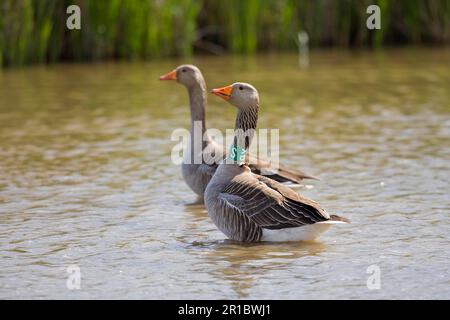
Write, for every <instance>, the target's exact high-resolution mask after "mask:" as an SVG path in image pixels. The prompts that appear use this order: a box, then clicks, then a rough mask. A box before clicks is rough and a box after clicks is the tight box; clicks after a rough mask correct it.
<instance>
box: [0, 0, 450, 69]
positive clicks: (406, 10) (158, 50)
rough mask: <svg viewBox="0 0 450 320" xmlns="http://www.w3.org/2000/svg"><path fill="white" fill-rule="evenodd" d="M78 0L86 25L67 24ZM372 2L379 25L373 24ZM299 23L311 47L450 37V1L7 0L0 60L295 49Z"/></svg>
mask: <svg viewBox="0 0 450 320" xmlns="http://www.w3.org/2000/svg"><path fill="white" fill-rule="evenodd" d="M71 4H77V5H79V6H80V8H81V30H69V29H67V28H66V19H67V17H68V14H67V13H66V8H67V7H68V6H69V5H71ZM370 4H377V5H378V6H379V7H380V9H381V30H374V31H370V30H368V29H367V28H366V19H367V17H368V14H367V13H366V8H367V6H368V5H370ZM300 30H305V31H306V32H307V33H308V34H309V40H310V45H311V46H312V47H319V46H341V47H361V46H368V47H381V46H383V45H393V44H394V45H398V44H448V43H449V42H450V31H449V30H450V1H448V0H227V1H221V0H57V1H55V0H2V1H1V3H0V65H3V66H13V65H22V64H27V63H47V62H55V61H68V60H70V61H72V60H75V61H89V60H99V59H150V58H154V57H165V56H186V55H191V54H193V53H196V52H202V53H212V54H222V53H245V54H252V53H255V52H257V51H270V50H277V51H281V50H282V51H289V50H292V51H294V50H296V48H297V44H296V39H297V33H298V32H299V31H300Z"/></svg>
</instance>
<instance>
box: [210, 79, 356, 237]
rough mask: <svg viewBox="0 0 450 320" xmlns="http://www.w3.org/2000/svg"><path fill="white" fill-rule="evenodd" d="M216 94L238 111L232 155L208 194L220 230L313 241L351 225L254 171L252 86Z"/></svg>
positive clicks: (255, 111) (236, 85)
mask: <svg viewBox="0 0 450 320" xmlns="http://www.w3.org/2000/svg"><path fill="white" fill-rule="evenodd" d="M212 93H213V94H214V95H217V96H219V97H221V98H223V99H224V100H227V101H228V102H229V103H230V104H232V105H234V106H235V107H236V108H237V109H238V113H237V117H236V124H235V136H234V140H233V144H232V146H231V150H233V152H230V156H229V157H228V158H226V159H225V160H224V161H222V162H221V163H220V165H219V166H218V168H217V170H216V172H215V173H214V176H213V177H212V179H211V181H210V182H209V184H208V186H207V187H206V190H205V207H206V209H207V211H208V215H209V216H210V218H211V219H212V221H213V222H214V224H215V225H216V226H217V228H218V229H219V230H220V231H222V232H223V233H224V234H225V235H226V236H227V237H228V238H230V239H232V240H236V241H241V242H258V241H275V242H276V241H312V240H314V239H316V238H317V237H318V236H319V235H320V234H321V233H323V232H325V231H326V230H327V229H328V228H330V227H331V226H332V225H333V224H343V223H349V222H350V221H349V220H348V219H346V218H343V217H340V216H337V215H329V214H328V213H327V212H326V211H325V210H324V209H322V208H321V207H320V206H319V204H318V203H316V202H314V201H313V200H310V199H308V198H305V197H303V196H301V195H300V194H298V193H297V192H295V191H294V190H293V189H291V188H289V187H288V186H286V185H283V184H282V183H279V182H277V181H275V180H274V179H271V178H268V177H265V176H261V175H258V174H255V173H253V172H252V171H251V169H250V167H249V166H248V164H247V160H246V158H245V154H246V152H247V151H248V148H249V145H250V143H251V140H252V136H253V133H252V132H253V131H254V130H255V129H256V125H257V121H258V110H259V95H258V91H257V90H256V89H255V88H254V87H253V86H252V85H250V84H247V83H242V82H237V83H234V84H232V85H230V86H227V87H223V88H217V89H213V90H212Z"/></svg>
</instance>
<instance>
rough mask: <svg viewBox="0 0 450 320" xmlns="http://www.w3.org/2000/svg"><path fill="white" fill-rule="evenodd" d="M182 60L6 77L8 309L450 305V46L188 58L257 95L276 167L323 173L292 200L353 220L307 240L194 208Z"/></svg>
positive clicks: (1, 282)
mask: <svg viewBox="0 0 450 320" xmlns="http://www.w3.org/2000/svg"><path fill="white" fill-rule="evenodd" d="M182 62H186V61H181V60H180V61H176V60H172V61H169V60H164V61H158V62H150V63H118V64H115V63H105V64H93V65H77V64H75V65H57V66H49V67H31V68H20V69H14V70H3V71H0V155H1V157H0V298H150V299H151V298H268V299H271V298H275V299H301V298H314V299H315V298H340V299H344V298H440V299H442V298H446V299H449V298H450V289H449V288H450V272H449V265H450V259H449V255H450V246H449V240H450V238H449V237H450V228H449V213H450V195H449V191H450V190H449V189H450V187H449V186H450V67H449V66H450V51H448V50H445V49H426V50H425V49H422V50H417V49H402V50H392V51H381V52H374V53H373V52H372V53H370V52H355V53H348V52H336V51H332V52H313V53H312V56H311V58H310V67H309V68H308V69H301V68H299V67H298V59H297V57H296V56H295V55H266V56H259V57H256V58H243V57H221V58H215V57H207V58H195V59H194V60H192V61H189V60H188V62H193V63H195V64H197V65H198V66H199V67H200V68H201V69H202V70H203V71H204V74H205V77H206V80H207V83H208V87H209V88H211V87H216V86H222V85H227V84H229V83H231V82H234V81H237V80H239V81H245V82H250V83H252V84H254V85H255V86H256V87H257V88H258V89H259V91H260V95H261V110H260V122H259V126H260V127H261V128H281V131H280V141H281V160H282V162H284V163H286V164H288V165H291V166H293V167H297V168H301V169H304V170H305V171H308V172H311V173H313V174H316V175H318V176H320V177H321V178H322V180H321V181H317V182H313V183H311V184H313V185H314V188H311V189H306V190H305V189H303V190H299V192H301V193H302V194H304V195H306V196H308V197H311V198H313V199H315V200H317V201H319V202H320V203H321V204H322V206H323V207H325V208H326V209H327V210H328V211H329V212H331V213H337V214H341V215H343V216H346V217H348V218H350V219H351V220H352V222H353V223H352V224H351V225H348V226H342V227H340V226H339V227H335V228H333V229H330V230H329V231H328V232H327V233H326V234H324V235H323V236H322V237H321V238H320V239H319V240H318V241H317V242H314V243H281V244H256V245H240V244H237V243H233V242H231V241H227V240H225V238H224V236H223V235H222V234H221V233H220V232H219V231H217V230H216V228H215V226H214V225H213V224H212V223H211V221H210V220H209V218H208V217H207V214H206V211H205V209H204V207H203V206H201V205H189V204H190V203H192V202H194V201H195V200H196V198H195V196H194V195H193V194H192V192H191V191H190V190H189V189H188V187H187V186H186V185H185V184H184V183H183V181H182V178H181V174H180V168H179V167H178V166H177V165H175V164H172V163H171V160H170V154H171V149H172V147H173V146H174V144H175V142H172V141H171V140H170V135H171V133H172V131H173V130H174V129H175V128H188V125H189V122H190V121H189V110H188V106H187V95H186V92H185V89H184V88H183V87H181V86H180V85H178V84H176V83H170V82H159V81H158V80H157V78H158V76H159V75H160V74H162V73H165V72H167V71H170V70H171V69H173V67H175V66H176V65H177V64H180V63H182ZM207 116H208V125H209V127H214V128H219V129H222V130H223V129H225V128H231V127H233V125H234V117H235V110H234V109H233V108H232V107H230V106H229V105H228V104H226V103H225V102H224V101H222V100H220V99H218V98H216V97H212V96H210V97H209V106H208V112H207ZM69 265H77V266H78V267H79V268H80V271H81V289H80V290H68V289H67V286H66V281H67V279H68V274H67V268H68V266H69ZM370 265H377V266H378V267H379V268H380V272H381V288H380V289H379V290H369V289H368V288H367V286H366V281H367V279H368V277H369V274H367V268H368V267H369V266H370Z"/></svg>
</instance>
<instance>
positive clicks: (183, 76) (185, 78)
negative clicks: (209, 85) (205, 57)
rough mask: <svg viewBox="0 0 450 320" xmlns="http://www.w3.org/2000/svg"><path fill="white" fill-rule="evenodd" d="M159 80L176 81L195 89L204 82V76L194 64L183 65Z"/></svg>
mask: <svg viewBox="0 0 450 320" xmlns="http://www.w3.org/2000/svg"><path fill="white" fill-rule="evenodd" d="M159 80H176V81H177V82H178V83H181V84H182V85H184V86H186V87H188V88H189V87H193V86H195V85H196V84H198V83H202V82H203V76H202V74H201V72H200V70H199V69H198V68H197V67H196V66H194V65H192V64H182V65H180V66H178V67H176V68H175V69H174V70H172V71H170V72H169V73H166V74H164V75H162V76H161V77H159Z"/></svg>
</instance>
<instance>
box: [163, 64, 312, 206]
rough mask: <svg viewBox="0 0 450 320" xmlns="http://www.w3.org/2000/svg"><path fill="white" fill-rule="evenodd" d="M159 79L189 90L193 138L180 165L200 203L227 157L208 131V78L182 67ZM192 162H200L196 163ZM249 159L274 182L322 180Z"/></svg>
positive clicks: (190, 67) (194, 69) (192, 66)
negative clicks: (211, 158)
mask: <svg viewBox="0 0 450 320" xmlns="http://www.w3.org/2000/svg"><path fill="white" fill-rule="evenodd" d="M159 79H160V80H176V81H177V82H178V83H181V84H182V85H184V86H185V87H186V88H187V91H188V94H189V104H190V109H191V130H190V133H191V134H190V136H191V138H190V142H189V145H188V150H189V151H188V152H187V153H185V154H184V159H183V162H182V164H181V172H182V176H183V179H184V181H185V182H186V184H187V185H188V186H189V188H190V189H191V190H192V191H194V192H195V193H196V194H197V195H198V196H199V200H200V202H201V201H202V198H203V195H204V192H205V189H206V186H207V185H208V183H209V181H210V180H211V178H212V176H213V175H214V172H215V171H216V169H217V166H218V163H220V161H221V160H222V159H223V158H224V157H226V152H224V150H223V148H222V146H220V145H219V144H218V143H216V142H215V141H214V140H212V139H211V138H210V137H209V136H208V133H207V131H206V124H205V107H206V94H207V91H206V83H205V79H204V78H203V75H202V73H201V72H200V70H199V68H197V67H196V66H194V65H189V64H184V65H180V66H178V67H177V68H175V69H174V70H173V71H170V72H168V73H167V74H164V75H162V76H161V77H160V78H159ZM196 122H197V123H200V125H201V134H202V136H203V139H202V141H201V146H196V145H195V141H194V137H195V134H194V128H195V124H196ZM198 140H200V139H198ZM197 150H199V151H197ZM206 153H207V154H208V156H209V154H211V155H213V156H214V159H217V160H215V161H208V162H210V163H206V162H205V160H204V159H205V157H204V155H206ZM193 159H200V161H196V162H194V163H193V161H192V160H193ZM249 159H250V160H249V167H250V169H251V170H252V172H254V173H258V174H263V175H270V176H271V177H272V178H273V179H275V180H277V181H280V182H292V183H295V184H298V183H300V182H301V180H302V179H315V180H319V178H317V177H315V176H313V175H309V174H306V173H304V172H302V171H299V170H294V169H290V168H287V167H284V166H281V165H280V166H279V167H278V168H277V169H275V168H274V167H273V166H272V165H271V163H270V162H268V161H264V160H261V159H259V158H257V157H254V156H249ZM211 162H212V164H211Z"/></svg>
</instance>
